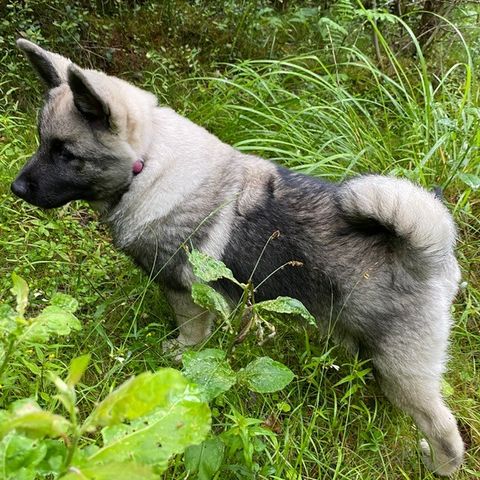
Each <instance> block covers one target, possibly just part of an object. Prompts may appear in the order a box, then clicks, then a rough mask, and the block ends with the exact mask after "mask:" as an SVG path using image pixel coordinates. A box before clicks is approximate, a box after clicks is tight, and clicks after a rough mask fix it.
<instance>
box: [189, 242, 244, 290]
mask: <svg viewBox="0 0 480 480" xmlns="http://www.w3.org/2000/svg"><path fill="white" fill-rule="evenodd" d="M188 260H189V262H190V263H191V265H192V268H193V273H194V274H195V276H196V277H198V278H200V279H201V280H203V281H205V282H213V281H214V280H218V279H219V278H228V279H230V280H232V281H233V282H235V283H236V280H235V278H234V276H233V273H232V271H231V270H230V269H229V268H228V267H227V266H226V265H225V264H224V263H223V262H221V261H220V260H216V259H215V258H212V257H210V256H209V255H207V254H206V253H203V252H200V251H199V250H195V249H192V251H191V252H188Z"/></svg>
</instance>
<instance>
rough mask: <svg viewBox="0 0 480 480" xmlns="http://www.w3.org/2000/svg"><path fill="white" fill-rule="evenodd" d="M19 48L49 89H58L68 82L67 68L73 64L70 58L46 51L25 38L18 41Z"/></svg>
mask: <svg viewBox="0 0 480 480" xmlns="http://www.w3.org/2000/svg"><path fill="white" fill-rule="evenodd" d="M17 46H18V48H20V50H22V51H23V52H24V53H25V55H26V56H27V58H28V60H29V61H30V63H31V64H32V66H33V68H34V69H35V70H36V71H37V73H38V74H39V75H40V78H41V79H42V80H43V81H44V82H45V84H46V85H47V87H48V88H55V87H58V86H59V85H60V84H62V83H63V82H65V81H66V75H67V67H68V65H69V64H70V63H71V62H70V60H69V59H68V58H65V57H62V56H61V55H58V54H57V53H52V52H49V51H48V50H44V49H43V48H41V47H39V46H38V45H35V44H34V43H32V42H30V41H28V40H25V39H24V38H19V39H18V40H17Z"/></svg>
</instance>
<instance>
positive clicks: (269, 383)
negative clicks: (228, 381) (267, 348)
mask: <svg viewBox="0 0 480 480" xmlns="http://www.w3.org/2000/svg"><path fill="white" fill-rule="evenodd" d="M294 376H295V375H294V374H293V372H292V371H291V370H290V369H289V368H288V367H286V366H285V365H283V364H282V363H280V362H276V361H275V360H272V359H271V358H270V357H260V358H257V359H256V360H254V361H253V362H251V363H249V364H248V365H247V366H246V367H245V368H243V369H242V370H240V371H239V372H238V378H239V381H240V382H242V383H243V384H245V385H246V386H247V387H248V388H249V389H250V390H253V391H254V392H258V393H272V392H276V391H278V390H282V388H285V387H286V386H287V385H288V384H289V383H290V382H291V381H292V380H293V377H294Z"/></svg>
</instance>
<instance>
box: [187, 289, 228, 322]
mask: <svg viewBox="0 0 480 480" xmlns="http://www.w3.org/2000/svg"><path fill="white" fill-rule="evenodd" d="M192 298H193V301H194V302H195V303H196V304H197V305H200V306H201V307H203V308H205V310H208V311H209V312H212V313H215V314H217V315H218V316H219V317H220V318H222V319H223V320H228V317H229V316H230V312H231V311H230V306H229V305H228V302H227V301H226V300H225V298H224V297H223V296H222V295H220V293H218V292H217V291H216V290H215V289H214V288H212V287H210V286H209V285H205V284H204V283H194V284H193V285H192Z"/></svg>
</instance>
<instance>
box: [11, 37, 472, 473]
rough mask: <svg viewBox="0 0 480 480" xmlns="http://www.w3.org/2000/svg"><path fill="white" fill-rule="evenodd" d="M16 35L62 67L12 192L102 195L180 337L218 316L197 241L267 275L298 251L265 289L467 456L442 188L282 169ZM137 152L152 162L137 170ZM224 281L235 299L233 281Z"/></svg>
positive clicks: (62, 199) (427, 429)
mask: <svg viewBox="0 0 480 480" xmlns="http://www.w3.org/2000/svg"><path fill="white" fill-rule="evenodd" d="M19 46H20V48H22V49H23V50H25V51H26V52H27V54H28V55H29V57H30V58H31V52H32V51H34V52H35V55H36V56H37V57H38V56H40V57H41V58H42V61H41V62H40V64H38V63H37V64H35V63H34V62H32V63H34V65H35V67H36V68H37V70H41V73H42V72H43V73H42V76H43V77H45V69H46V71H47V72H48V75H49V76H50V78H53V79H62V81H61V83H60V84H59V85H56V84H55V82H50V83H53V86H54V88H53V89H52V90H50V92H49V95H48V97H47V100H46V104H45V106H44V109H43V110H42V114H41V116H40V125H39V130H40V134H41V145H40V148H39V150H38V152H37V153H36V155H34V157H32V159H31V160H30V161H29V162H28V163H27V165H26V166H25V167H24V168H23V170H22V171H21V172H20V174H19V176H18V177H17V179H16V180H15V182H14V183H13V185H12V189H13V191H14V192H15V193H16V194H18V195H19V196H21V197H22V198H24V199H25V200H27V201H29V202H30V203H33V204H36V205H39V206H43V207H55V206H59V205H62V204H64V203H67V202H68V201H70V200H73V199H76V198H84V199H87V200H89V201H91V202H92V205H93V206H94V207H95V208H97V209H98V210H99V211H100V212H101V213H102V217H103V219H104V221H105V222H107V223H108V224H109V225H110V227H111V230H112V234H113V237H114V241H115V243H116V244H117V246H118V247H119V248H121V249H123V250H124V251H126V252H127V253H128V254H129V255H130V256H131V257H132V258H133V259H134V260H135V261H136V262H137V263H138V264H140V265H141V266H142V268H143V269H144V270H145V271H146V272H147V273H148V274H151V275H153V276H154V277H155V278H156V279H157V280H159V281H162V282H164V283H165V284H166V285H167V287H168V295H169V298H170V299H171V300H172V302H173V304H174V305H173V306H174V308H175V310H176V313H177V316H178V319H179V328H180V336H179V339H178V340H179V342H181V343H182V344H187V345H189V344H194V343H198V342H199V341H202V340H203V339H204V338H205V336H207V335H208V334H209V332H210V322H211V319H210V318H208V317H209V316H208V314H206V313H205V312H203V311H201V310H199V308H198V307H197V306H195V305H194V304H193V303H192V301H191V299H190V294H189V289H190V286H191V283H192V281H193V280H194V277H193V273H192V271H191V269H190V267H189V265H188V263H187V261H186V258H185V255H184V252H183V251H182V249H181V248H180V246H181V245H182V244H183V243H184V242H185V241H188V242H191V243H192V244H193V245H195V247H197V248H198V249H200V250H203V251H205V252H206V253H208V254H210V255H212V256H214V257H215V258H218V259H221V260H223V261H224V262H225V263H226V264H227V265H228V266H229V267H231V268H232V270H233V272H234V274H235V276H236V277H237V278H238V279H239V280H241V281H246V280H247V279H249V278H250V276H252V274H253V280H254V283H255V284H257V285H258V284H260V283H261V282H262V281H263V280H264V279H265V278H267V277H268V276H269V275H270V274H271V273H272V272H273V271H274V270H275V269H277V268H278V267H281V266H282V265H285V264H287V263H288V262H289V261H292V260H296V261H298V262H301V263H302V266H298V265H297V266H291V265H287V266H285V268H283V269H281V270H280V271H279V272H278V273H276V274H274V275H271V276H270V277H269V278H268V280H266V281H265V282H264V283H262V284H261V285H260V286H259V288H258V290H257V292H256V298H257V299H258V300H261V299H263V298H272V297H276V296H278V295H289V296H293V297H296V298H298V299H300V300H301V301H302V302H303V303H304V304H305V305H306V306H307V307H308V308H309V309H310V311H311V312H312V313H313V314H314V315H315V316H316V318H317V319H318V322H319V327H320V328H321V329H322V330H323V331H325V332H329V333H331V334H332V335H333V336H334V338H335V339H336V340H337V341H339V342H341V343H343V344H344V345H345V346H346V347H347V348H348V349H349V350H350V351H352V352H354V353H358V354H360V355H361V356H363V357H364V358H371V359H372V362H373V365H374V368H375V373H376V377H377V379H378V382H379V384H380V386H381V388H382V389H383V391H384V392H385V394H386V395H387V396H388V397H389V398H390V400H391V401H392V402H393V403H395V404H396V405H398V406H399V407H400V408H402V409H403V410H405V411H406V412H408V413H409V414H410V415H412V417H413V418H414V420H415V421H416V423H417V424H418V426H419V427H420V428H421V429H422V430H423V432H424V433H425V434H426V436H427V438H428V441H429V443H430V446H431V447H432V449H433V452H434V454H433V457H432V456H431V455H430V451H429V448H428V444H426V443H424V442H423V443H422V450H423V452H424V453H425V457H426V461H427V463H429V464H430V466H431V468H432V469H433V470H434V471H436V472H437V473H439V474H442V475H449V474H451V473H452V472H454V471H455V470H456V469H457V468H458V467H459V465H460V464H461V462H462V459H463V450H464V447H463V442H462V440H461V437H460V434H459V432H458V428H457V425H456V422H455V419H454V418H453V416H452V414H451V412H450V410H449V409H448V408H447V407H446V406H445V404H444V401H443V399H442V397H441V393H440V382H441V376H442V374H443V372H444V368H445V362H446V350H447V345H448V335H449V330H450V326H451V323H452V319H451V316H450V308H451V303H452V300H453V297H454V295H455V293H456V291H457V285H458V282H459V279H460V273H459V268H458V265H457V262H456V260H455V257H454V246H455V235H456V234H455V226H454V224H453V221H452V218H451V216H450V214H449V213H448V211H447V209H446V208H445V207H444V206H443V204H442V203H441V202H440V201H439V200H438V199H437V198H435V196H434V195H433V194H431V193H429V192H427V191H426V190H423V189H422V188H420V187H418V186H416V185H414V184H412V183H411V182H408V181H406V180H400V179H394V178H390V177H381V176H376V175H372V176H364V177H358V178H355V179H352V180H350V181H347V182H345V183H342V184H339V185H335V184H329V183H324V182H321V181H319V180H316V179H313V178H310V177H307V176H304V175H300V174H296V173H293V172H290V171H288V170H285V169H282V168H279V167H276V166H274V165H273V164H271V163H269V162H267V161H266V160H263V159H261V158H258V157H254V156H251V155H244V154H241V153H239V152H237V151H235V150H234V149H233V148H231V147H230V146H228V145H225V144H223V143H222V142H220V140H218V139H217V138H216V137H214V136H213V135H211V134H209V133H208V132H207V131H205V130H204V129H203V128H201V127H199V126H197V125H195V124H193V123H192V122H190V121H188V120H187V119H185V118H183V117H181V116H179V115H177V114H176V113H175V112H173V111H172V110H170V109H168V108H161V107H158V106H157V104H156V100H155V99H154V97H153V96H152V95H151V94H149V93H147V92H144V91H142V90H139V89H137V88H136V87H134V86H132V85H130V84H127V83H126V82H123V81H121V80H119V79H117V78H114V77H107V76H106V75H104V74H102V73H100V72H96V71H91V70H82V69H80V67H78V66H76V65H73V64H72V63H71V62H70V61H68V60H67V59H63V57H59V56H58V55H53V54H51V53H49V52H46V51H45V50H42V49H40V47H37V46H34V45H33V44H30V42H25V41H20V42H19ZM59 58H60V59H59ZM39 65H40V66H39ZM51 86H52V85H51ZM72 92H73V93H72ZM138 159H142V160H143V161H144V163H145V167H144V170H143V171H142V172H141V173H140V174H139V175H137V176H135V175H134V174H133V173H132V165H133V164H134V162H135V161H137V160H138ZM274 232H279V234H278V235H274V238H270V237H271V236H272V234H274ZM269 239H270V240H269ZM267 242H269V243H268V246H267V247H266V248H265V250H264V252H263V255H262V256H261V258H260V260H259V262H258V265H257V266H256V269H255V271H254V268H255V265H256V264H257V260H258V259H259V257H260V254H261V252H262V250H263V249H264V246H265V245H266V243H267ZM218 288H220V289H222V290H223V291H224V292H225V293H226V294H227V295H229V296H230V297H231V298H232V300H233V301H235V299H236V298H237V297H238V294H239V292H238V291H235V289H233V288H232V286H231V284H228V283H223V282H219V284H218Z"/></svg>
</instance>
